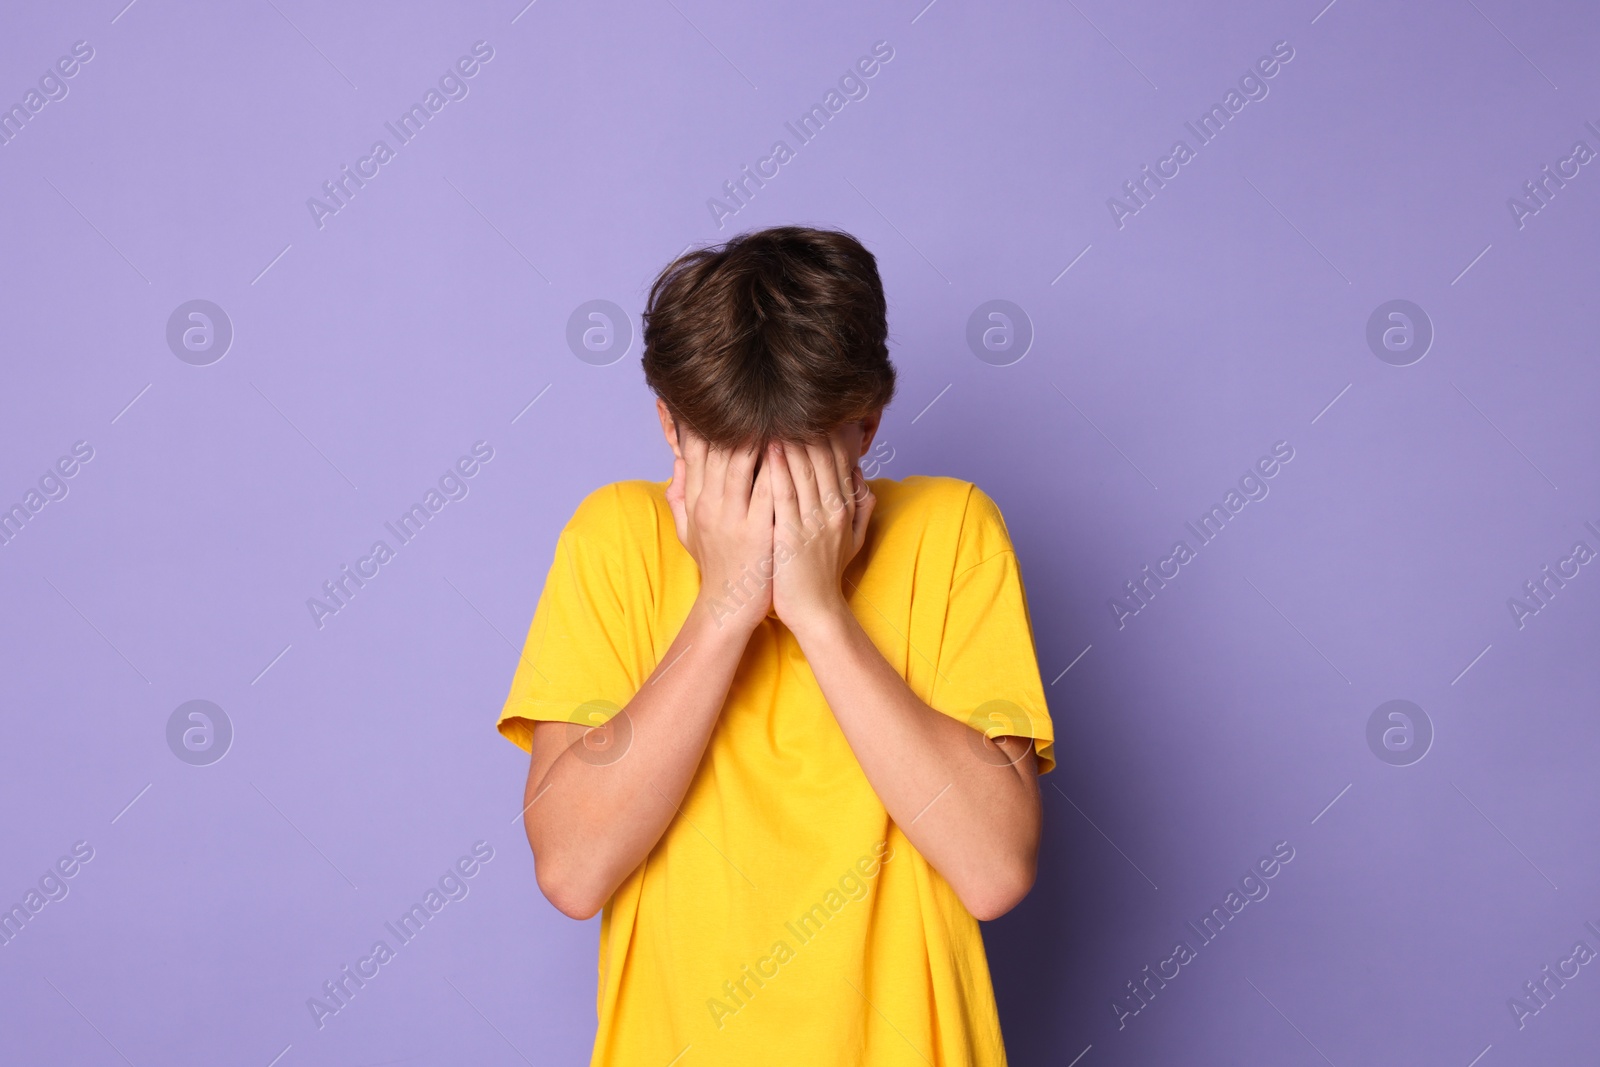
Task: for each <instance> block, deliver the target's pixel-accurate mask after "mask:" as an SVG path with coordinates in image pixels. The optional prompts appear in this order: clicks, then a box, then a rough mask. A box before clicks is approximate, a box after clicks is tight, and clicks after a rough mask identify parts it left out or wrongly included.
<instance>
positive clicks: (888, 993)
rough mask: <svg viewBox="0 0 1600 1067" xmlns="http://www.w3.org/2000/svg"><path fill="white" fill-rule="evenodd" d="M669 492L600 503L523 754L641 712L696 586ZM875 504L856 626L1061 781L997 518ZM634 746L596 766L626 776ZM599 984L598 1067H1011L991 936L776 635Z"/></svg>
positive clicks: (570, 563) (531, 706) (515, 707)
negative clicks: (565, 731) (545, 730)
mask: <svg viewBox="0 0 1600 1067" xmlns="http://www.w3.org/2000/svg"><path fill="white" fill-rule="evenodd" d="M667 484H668V483H667V482H650V481H642V480H639V481H625V482H617V483H614V484H612V485H607V486H604V487H602V488H600V489H597V490H595V491H594V492H593V493H591V494H590V495H589V496H588V497H586V498H585V499H584V501H583V502H582V503H581V504H580V505H579V506H578V509H577V511H576V513H575V514H574V515H573V517H572V519H571V521H570V522H568V524H567V526H566V528H565V529H564V530H563V531H562V533H561V536H560V538H559V540H558V541H557V544H556V552H555V559H554V561H553V562H552V564H551V566H550V571H549V574H548V577H547V578H546V580H545V587H544V592H543V593H542V595H541V596H540V598H539V605H538V608H537V610H536V611H535V613H534V617H533V624H532V626H531V627H530V629H529V631H528V638H527V643H526V646H525V648H524V652H523V657H522V659H521V660H520V661H519V664H518V667H517V670H516V674H515V677H514V678H513V679H512V683H511V692H510V696H509V697H508V699H507V700H506V704H505V709H504V710H503V712H502V713H501V715H500V719H499V723H498V727H499V730H500V732H501V734H503V735H504V736H505V737H506V738H507V739H509V740H511V741H513V742H515V743H516V744H517V745H519V746H521V747H522V748H523V749H528V748H529V746H530V744H531V735H532V731H533V721H534V720H559V721H578V722H583V723H584V724H586V725H593V724H595V723H598V722H601V721H604V720H605V719H606V718H608V717H609V714H611V713H614V711H615V709H616V708H620V707H622V706H624V705H626V704H627V703H628V701H629V699H630V698H632V696H633V695H634V693H635V692H637V691H638V689H639V688H640V687H641V686H642V685H643V684H644V682H645V680H646V679H647V678H648V677H649V675H650V673H651V672H652V671H653V670H654V669H655V667H656V665H657V663H658V662H659V661H660V659H661V657H662V655H663V653H664V652H665V651H666V649H667V646H668V645H669V644H670V643H671V642H672V640H673V638H674V637H675V636H676V635H677V632H678V630H679V629H680V628H681V626H682V624H683V621H684V619H685V618H686V617H687V615H688V612H689V609H690V607H691V605H692V603H693V601H694V598H695V595H696V593H697V592H698V589H699V581H700V579H699V571H698V568H697V567H696V565H695V563H694V560H693V558H692V557H691V556H690V555H689V553H688V552H687V550H685V549H684V547H683V546H682V544H681V543H680V542H679V541H678V537H677V532H676V529H675V528H674V525H673V520H672V512H671V510H670V509H669V507H668V505H667V501H666V497H665V490H666V488H667ZM871 485H872V489H873V492H874V493H875V494H876V496H877V498H878V505H877V508H876V510H875V511H874V513H873V516H872V520H871V524H870V526H869V527H868V536H867V541H866V544H865V545H864V546H863V548H862V550H861V552H860V553H859V554H858V555H857V557H856V558H855V560H853V561H852V563H851V565H850V567H849V569H848V570H847V571H846V572H845V585H844V588H845V589H846V591H847V595H848V600H849V603H850V608H851V611H852V612H854V614H855V616H856V618H857V619H858V620H860V623H861V625H862V628H863V629H865V631H866V632H867V634H868V635H870V637H871V638H872V641H873V644H875V645H876V646H877V648H878V649H879V651H880V652H882V653H883V655H884V657H885V658H886V659H887V660H888V661H889V663H891V664H892V665H893V666H894V668H895V669H896V670H897V671H898V672H899V673H900V675H901V676H902V677H903V678H905V679H906V682H907V684H908V685H909V686H910V688H911V690H912V691H913V692H914V693H916V695H917V696H918V697H920V698H921V699H922V700H923V701H924V702H926V703H927V704H929V705H930V706H931V707H933V708H934V709H936V710H938V711H940V712H942V713H944V714H946V715H950V716H953V717H954V718H957V719H960V720H961V721H963V722H974V723H976V724H977V727H978V728H979V729H983V730H986V731H987V732H988V733H989V734H990V735H991V736H995V735H999V734H1001V733H1007V734H1011V735H1014V736H1027V737H1032V738H1035V743H1034V748H1035V751H1036V753H1037V755H1038V758H1039V761H1040V764H1039V765H1040V769H1041V771H1047V770H1049V769H1050V768H1052V767H1053V766H1054V765H1055V757H1054V755H1053V751H1052V740H1053V731H1052V728H1051V722H1050V716H1049V712H1048V710H1047V708H1046V706H1045V699H1044V689H1043V686H1042V685H1041V683H1040V679H1039V668H1038V664H1037V661H1036V659H1035V655H1034V646H1033V630H1032V623H1031V620H1030V618H1029V615H1028V608H1027V603H1026V600H1025V599H1024V593H1023V585H1022V575H1021V572H1020V570H1019V568H1018V565H1017V557H1016V554H1015V553H1014V552H1013V550H1012V547H1011V541H1010V537H1009V535H1008V534H1007V532H1006V527H1005V522H1004V520H1003V519H1002V518H1001V515H1000V511H999V509H998V508H997V507H996V506H995V504H994V501H992V500H991V499H989V497H988V496H987V495H985V494H984V492H983V491H982V490H980V489H978V488H977V487H976V486H974V485H972V484H971V483H970V482H964V481H959V480H957V479H954V478H944V477H924V476H920V475H919V476H911V477H907V478H905V479H904V480H903V481H891V480H889V479H884V478H879V479H873V480H872V481H871ZM623 744H625V742H620V741H619V743H618V748H617V749H616V750H613V752H612V753H610V754H609V755H607V756H605V757H603V758H612V757H615V758H621V759H626V758H628V757H627V753H626V751H623V750H622V749H621V746H622V745H623ZM989 751H990V752H991V753H994V752H998V750H995V749H992V748H991V749H990V750H989ZM618 752H620V756H619V755H617V753H618ZM595 758H602V757H601V756H599V755H596V756H595ZM599 970H600V973H599V990H598V995H597V998H596V999H597V1006H598V1011H599V1028H598V1030H597V1032H596V1036H595V1045H594V1056H593V1059H592V1061H591V1062H592V1064H593V1065H594V1067H666V1065H667V1064H669V1063H670V1064H672V1065H673V1067H703V1065H713V1064H729V1065H736V1067H749V1065H750V1064H796V1065H802V1067H832V1065H845V1064H870V1065H871V1067H899V1065H905V1067H930V1065H931V1067H944V1065H950V1067H954V1065H958V1064H960V1065H972V1067H990V1065H998V1064H1004V1063H1005V1049H1004V1046H1003V1045H1002V1043H1001V1037H1000V1021H999V1017H998V1015H997V1013H996V1010H995V1001H994V992H993V990H992V988H991V986H990V982H989V968H988V962H987V960H986V958H985V956H984V951H983V940H982V938H981V936H980V934H979V929H978V923H977V920H976V919H974V918H973V917H972V915H971V914H970V913H969V912H968V911H967V910H966V908H965V907H964V906H963V905H962V904H961V901H960V899H959V898H958V897H957V896H956V895H955V893H954V891H953V890H951V888H950V887H949V885H948V884H947V883H946V882H945V880H944V878H943V877H942V876H940V875H939V873H938V872H937V871H935V870H934V869H933V868H932V867H931V866H929V864H928V862H927V861H926V860H924V859H923V858H922V856H921V855H920V854H919V853H918V852H917V850H916V849H915V848H914V847H913V846H912V845H911V843H910V841H908V840H907V838H906V837H905V835H904V834H902V833H901V831H900V828H899V827H897V826H896V825H895V824H894V823H893V822H892V821H891V820H890V819H889V816H888V814H887V812H886V811H885V810H884V807H883V804H882V802H881V801H879V799H878V796H877V794H876V793H874V792H873V790H872V786H871V785H870V784H869V783H868V781H867V778H866V775H865V774H863V773H862V770H861V766H860V764H859V763H858V762H857V761H856V758H855V755H854V753H853V752H852V751H851V749H850V746H849V744H848V743H847V742H846V740H845V737H844V733H843V732H842V731H841V730H840V729H839V726H838V723H837V722H836V721H835V720H834V718H833V713H832V712H831V711H830V710H829V708H828V705H827V702H826V701H825V700H824V699H823V696H822V692H821V690H820V689H819V687H818V685H817V681H816V678H815V676H814V675H813V674H812V673H811V669H810V667H809V666H808V665H807V663H806V659H805V656H804V655H803V653H802V652H801V650H800V646H799V644H798V643H797V642H796V641H795V639H794V636H793V635H792V634H791V633H790V632H789V631H788V629H787V628H786V627H784V626H783V624H782V623H781V622H779V621H778V620H777V619H776V618H774V617H771V616H769V617H768V618H767V619H765V620H764V621H763V622H762V623H761V625H760V626H759V627H757V629H756V630H755V632H754V634H753V635H752V636H751V638H750V643H749V645H748V646H747V647H746V649H745V653H744V658H743V659H742V661H741V662H740V664H739V668H738V670H737V672H736V673H735V676H734V680H733V684H732V686H731V687H730V689H729V691H728V696H727V700H726V702H725V704H724V705H723V710H722V715H721V718H720V719H719V720H718V722H717V725H716V726H715V728H714V729H713V731H712V734H711V738H710V742H709V744H708V745H707V748H706V753H705V756H704V758H703V759H702V760H701V763H700V767H699V769H698V771H697V772H696V773H695V776H694V778H693V779H692V781H691V784H690V786H689V791H688V793H687V795H686V796H685V797H684V799H683V802H682V805H681V813H680V815H679V816H678V817H677V818H675V819H674V820H673V821H672V822H671V823H670V824H669V825H668V827H667V830H666V832H665V833H664V834H663V835H662V837H661V840H660V841H659V842H657V844H656V846H655V848H654V849H653V850H652V851H651V853H650V854H649V856H648V857H646V859H645V860H644V862H643V863H642V864H641V865H640V866H639V868H638V869H637V870H635V871H634V872H633V873H632V874H631V875H629V876H628V878H627V880H626V881H624V882H623V883H622V885H621V886H620V887H618V889H617V891H616V893H615V894H613V896H612V898H611V900H610V901H609V902H607V904H606V906H605V908H604V910H603V911H602V913H601V920H600V969H599Z"/></svg>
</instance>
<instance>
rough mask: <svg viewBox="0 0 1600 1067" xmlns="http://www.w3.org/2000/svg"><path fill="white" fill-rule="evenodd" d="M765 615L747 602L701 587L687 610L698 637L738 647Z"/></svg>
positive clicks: (744, 641) (747, 638) (746, 639)
mask: <svg viewBox="0 0 1600 1067" xmlns="http://www.w3.org/2000/svg"><path fill="white" fill-rule="evenodd" d="M764 617H765V612H757V611H756V610H755V608H754V607H753V606H752V605H750V604H748V603H741V602H739V601H738V600H733V599H730V598H729V597H725V596H718V595H717V594H716V593H715V592H714V591H712V590H708V589H705V588H702V589H701V590H700V593H699V595H698V596H696V597H695V599H694V606H693V607H691V608H690V609H689V620H690V622H691V623H692V624H693V625H694V627H695V629H696V630H697V631H698V633H699V634H700V636H701V637H702V638H703V639H705V640H708V641H717V640H727V641H729V642H736V643H738V644H740V645H741V646H742V645H743V644H744V643H746V642H748V641H749V639H750V635H751V634H753V633H754V632H755V629H756V627H757V626H760V625H761V620H762V619H763V618H764Z"/></svg>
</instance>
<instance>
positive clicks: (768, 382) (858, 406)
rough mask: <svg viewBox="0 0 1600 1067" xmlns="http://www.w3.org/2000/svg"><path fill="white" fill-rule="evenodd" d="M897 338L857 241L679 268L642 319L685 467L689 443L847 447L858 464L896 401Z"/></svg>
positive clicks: (820, 238) (874, 270) (837, 236)
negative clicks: (838, 440)
mask: <svg viewBox="0 0 1600 1067" xmlns="http://www.w3.org/2000/svg"><path fill="white" fill-rule="evenodd" d="M888 334H889V326H888V317H887V308H886V305H885V302H884V297H883V283H882V282H881V281H880V280H879V278H878V265H877V260H876V259H874V258H873V255H872V253H871V252H869V251H867V250H866V248H865V247H863V246H862V244H861V242H860V241H857V240H856V239H855V238H854V237H852V236H850V235H849V234H847V233H842V232H838V231H832V230H816V229H811V228H809V227H804V226H779V227H775V228H773V229H767V230H760V231H756V232H754V233H746V234H741V235H739V236H737V237H734V238H733V239H731V240H729V241H728V242H727V243H726V244H724V245H721V246H718V247H712V248H701V249H696V250H695V251H693V252H688V253H685V254H684V255H682V256H680V257H678V258H677V259H676V260H674V261H673V262H672V263H670V264H668V266H667V267H666V269H665V270H663V271H662V272H661V274H660V276H659V277H657V278H656V280H655V283H654V284H653V285H652V286H651V287H650V298H649V301H648V302H647V303H646V305H645V311H644V375H645V380H646V381H647V382H648V383H649V385H650V388H651V389H652V390H654V391H655V394H656V397H657V400H656V408H657V411H658V413H659V414H660V417H661V428H662V431H663V433H665V434H666V437H667V442H668V443H669V444H670V445H671V446H672V450H673V453H674V454H680V451H679V437H678V435H679V434H680V433H689V434H695V435H698V436H699V437H702V438H704V439H705V440H706V441H707V443H708V444H710V445H711V446H712V447H713V448H722V449H731V448H735V447H738V446H751V445H754V446H756V447H758V448H761V449H762V450H763V452H764V450H765V447H766V445H767V443H768V442H770V441H795V442H798V441H820V440H822V439H824V438H827V437H829V436H832V435H840V436H842V437H844V438H845V439H846V442H847V443H848V444H849V445H850V446H851V447H852V448H853V449H855V450H856V453H857V455H859V454H861V453H862V452H865V450H866V448H867V447H868V445H869V444H870V443H871V440H872V435H873V434H874V433H875V432H876V430H877V427H878V420H879V416H880V415H881V414H882V412H883V409H884V407H885V406H887V405H888V403H889V401H890V399H891V398H892V397H893V396H894V387H895V371H894V365H893V364H891V363H890V362H889V347H888ZM858 438H859V442H860V443H859V444H857V443H856V442H857V439H858Z"/></svg>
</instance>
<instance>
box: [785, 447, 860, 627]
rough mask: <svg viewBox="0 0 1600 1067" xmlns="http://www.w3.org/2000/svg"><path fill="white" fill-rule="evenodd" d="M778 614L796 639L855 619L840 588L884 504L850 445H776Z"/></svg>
mask: <svg viewBox="0 0 1600 1067" xmlns="http://www.w3.org/2000/svg"><path fill="white" fill-rule="evenodd" d="M766 465H767V466H769V467H770V468H771V471H772V503H773V519H774V528H773V560H774V564H775V569H774V574H773V582H772V607H773V611H774V612H775V613H776V614H777V616H778V618H779V620H780V621H782V622H783V624H784V625H785V626H787V627H788V628H789V629H790V630H791V631H794V632H796V633H798V632H800V631H801V630H803V629H804V628H806V627H808V626H812V625H816V624H818V623H822V622H826V621H827V620H828V619H829V618H830V617H834V616H836V615H837V613H839V612H846V613H848V611H849V605H848V604H847V603H846V601H845V596H844V591H843V588H842V586H841V582H842V579H843V577H844V571H845V568H846V567H848V566H849V565H850V561H851V560H852V559H854V558H855V556H856V553H858V552H860V551H861V546H862V545H863V544H864V543H865V542H866V538H867V522H868V520H869V519H871V517H872V510H873V508H874V507H876V506H877V497H875V496H874V495H873V493H872V489H871V487H870V486H869V485H868V484H867V479H866V476H865V475H864V474H863V473H862V472H861V468H860V467H859V466H858V465H857V462H856V459H855V458H854V457H852V456H850V455H849V453H848V452H847V451H846V450H845V448H844V446H843V443H842V442H840V441H838V440H835V439H829V440H828V441H826V442H821V443H816V444H792V443H775V444H773V446H772V448H771V449H770V450H769V451H768V453H767V456H766Z"/></svg>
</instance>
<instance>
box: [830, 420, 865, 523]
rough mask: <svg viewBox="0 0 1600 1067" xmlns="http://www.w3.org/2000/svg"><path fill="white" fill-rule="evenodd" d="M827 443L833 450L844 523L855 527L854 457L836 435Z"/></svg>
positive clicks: (856, 499) (856, 500)
mask: <svg viewBox="0 0 1600 1067" xmlns="http://www.w3.org/2000/svg"><path fill="white" fill-rule="evenodd" d="M828 445H829V448H830V449H831V451H832V452H833V463H834V470H835V471H836V472H837V475H838V479H837V480H838V486H839V493H840V495H841V496H843V497H844V513H845V518H846V519H847V520H848V521H847V522H846V523H845V525H846V526H849V527H851V528H852V529H853V528H854V527H855V515H856V504H857V502H858V498H857V496H856V491H855V470H856V461H855V458H854V457H852V456H851V455H850V450H849V448H847V447H846V445H845V443H844V441H842V440H840V439H839V438H838V437H830V438H829V439H828Z"/></svg>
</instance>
